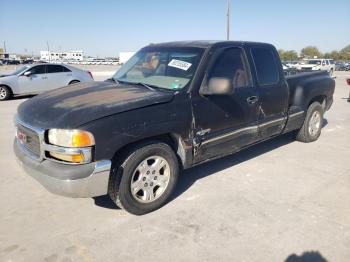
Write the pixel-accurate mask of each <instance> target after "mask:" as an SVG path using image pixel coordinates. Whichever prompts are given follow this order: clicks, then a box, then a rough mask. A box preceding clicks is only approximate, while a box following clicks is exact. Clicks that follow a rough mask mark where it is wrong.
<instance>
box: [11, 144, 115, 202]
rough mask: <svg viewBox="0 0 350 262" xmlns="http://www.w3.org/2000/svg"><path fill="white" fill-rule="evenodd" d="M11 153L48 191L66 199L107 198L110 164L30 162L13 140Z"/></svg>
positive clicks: (105, 162) (102, 162) (29, 158)
mask: <svg viewBox="0 0 350 262" xmlns="http://www.w3.org/2000/svg"><path fill="white" fill-rule="evenodd" d="M13 147H14V152H15V154H16V156H17V159H18V160H19V163H20V165H21V166H22V167H23V169H24V170H25V172H26V173H28V174H29V175H30V176H32V177H33V178H34V179H36V180H37V181H38V182H39V183H40V184H42V185H43V186H44V187H45V188H46V189H47V190H48V191H50V192H52V193H54V194H57V195H62V196H67V197H94V196H101V195H105V194H107V190H108V181H109V174H110V169H111V161H110V160H103V161H98V162H93V163H89V164H83V165H65V164H62V163H56V162H53V161H50V160H43V161H41V162H39V161H37V160H34V159H32V158H31V157H29V156H28V155H27V154H25V153H24V151H23V150H22V149H21V144H20V143H19V142H17V141H16V140H15V142H14V145H13Z"/></svg>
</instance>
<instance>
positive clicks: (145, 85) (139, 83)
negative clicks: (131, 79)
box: [132, 82, 155, 91]
mask: <svg viewBox="0 0 350 262" xmlns="http://www.w3.org/2000/svg"><path fill="white" fill-rule="evenodd" d="M132 84H134V85H140V86H144V87H146V88H148V89H149V90H151V91H154V90H155V89H154V88H153V87H151V86H149V85H147V84H145V83H142V82H137V83H132Z"/></svg>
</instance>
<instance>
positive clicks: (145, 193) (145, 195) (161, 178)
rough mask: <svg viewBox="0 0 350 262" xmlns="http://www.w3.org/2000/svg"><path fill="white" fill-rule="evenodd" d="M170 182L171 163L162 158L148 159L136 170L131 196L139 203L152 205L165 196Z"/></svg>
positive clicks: (131, 185) (132, 180) (153, 157)
mask: <svg viewBox="0 0 350 262" xmlns="http://www.w3.org/2000/svg"><path fill="white" fill-rule="evenodd" d="M169 181H170V167H169V163H168V162H167V161H166V160H165V159H164V158H163V157H161V156H151V157H148V158H146V159H144V160H143V161H142V162H141V163H140V164H139V165H138V166H137V167H136V169H135V170H134V173H133V175H132V178H131V183H130V189H131V194H132V196H133V198H134V199H135V200H137V201H138V202H141V203H151V202H153V201H155V200H156V199H158V198H159V197H160V196H161V195H163V193H164V192H165V189H166V188H167V186H168V184H169Z"/></svg>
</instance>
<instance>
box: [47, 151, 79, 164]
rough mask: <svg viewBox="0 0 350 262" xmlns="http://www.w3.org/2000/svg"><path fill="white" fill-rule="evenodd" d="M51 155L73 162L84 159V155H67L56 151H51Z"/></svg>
mask: <svg viewBox="0 0 350 262" xmlns="http://www.w3.org/2000/svg"><path fill="white" fill-rule="evenodd" d="M49 154H50V156H52V157H54V158H57V159H59V160H63V161H66V162H72V163H81V162H83V161H84V155H83V154H78V155H66V154H60V153H54V152H49Z"/></svg>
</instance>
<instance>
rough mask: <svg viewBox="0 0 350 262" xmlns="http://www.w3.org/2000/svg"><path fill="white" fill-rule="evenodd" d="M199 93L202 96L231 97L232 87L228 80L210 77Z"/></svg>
mask: <svg viewBox="0 0 350 262" xmlns="http://www.w3.org/2000/svg"><path fill="white" fill-rule="evenodd" d="M200 93H201V94H202V95H232V94H233V86H232V84H231V80H230V79H228V78H223V77H212V78H210V79H209V82H208V85H207V86H205V87H204V88H202V90H201V92H200Z"/></svg>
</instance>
